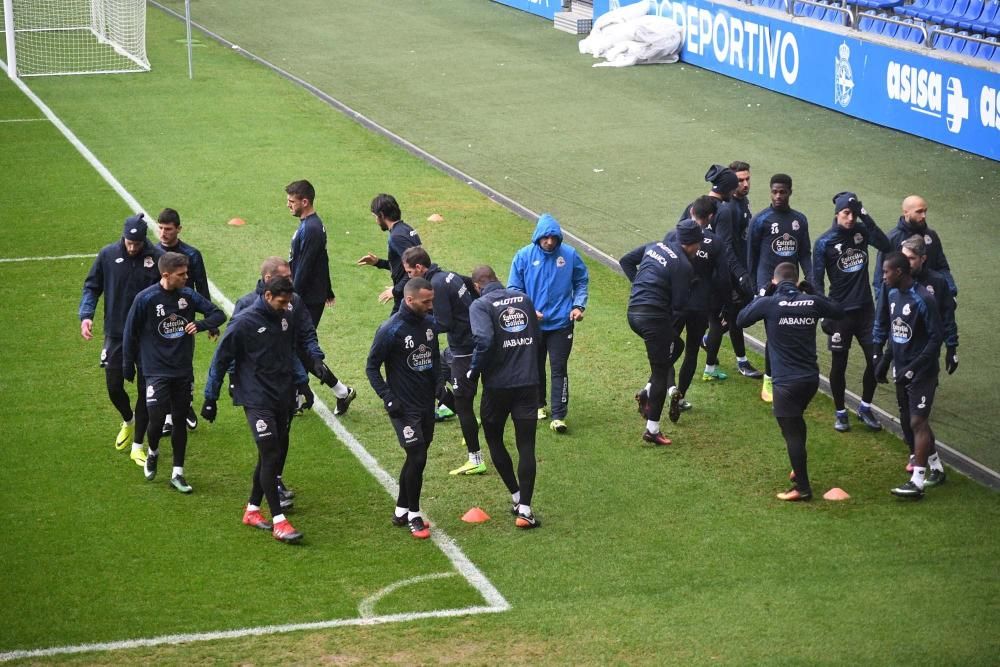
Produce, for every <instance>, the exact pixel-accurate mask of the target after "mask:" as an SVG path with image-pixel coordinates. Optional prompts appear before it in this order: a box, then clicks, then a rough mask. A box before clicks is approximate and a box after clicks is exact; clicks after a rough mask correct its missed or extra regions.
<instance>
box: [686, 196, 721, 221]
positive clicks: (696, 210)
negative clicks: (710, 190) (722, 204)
mask: <svg viewBox="0 0 1000 667" xmlns="http://www.w3.org/2000/svg"><path fill="white" fill-rule="evenodd" d="M717 210H719V200H718V199H716V198H715V197H709V196H708V195H702V196H701V197H698V198H697V199H695V200H694V203H693V204H691V215H692V217H694V218H695V219H699V220H708V219H709V218H710V217H712V216H713V215H715V212H716V211H717Z"/></svg>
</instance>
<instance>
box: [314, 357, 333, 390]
mask: <svg viewBox="0 0 1000 667" xmlns="http://www.w3.org/2000/svg"><path fill="white" fill-rule="evenodd" d="M313 373H314V374H315V375H316V377H318V378H319V381H320V382H322V383H323V384H325V385H326V386H327V387H334V386H335V385H336V384H337V376H336V375H334V374H333V371H331V370H330V369H329V368H328V367H327V365H326V364H325V363H323V360H322V359H316V360H315V361H313Z"/></svg>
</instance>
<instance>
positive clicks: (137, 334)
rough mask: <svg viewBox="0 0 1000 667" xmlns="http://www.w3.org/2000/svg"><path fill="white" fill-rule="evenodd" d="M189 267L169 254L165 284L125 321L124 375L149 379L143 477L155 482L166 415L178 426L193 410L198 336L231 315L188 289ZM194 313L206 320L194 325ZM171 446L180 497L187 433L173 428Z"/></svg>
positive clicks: (146, 293)
mask: <svg viewBox="0 0 1000 667" xmlns="http://www.w3.org/2000/svg"><path fill="white" fill-rule="evenodd" d="M188 264H189V261H188V258H187V256H186V255H182V254H181V253H177V252H168V253H165V254H164V255H163V257H161V258H160V261H159V263H158V268H159V270H160V276H161V277H160V282H159V283H158V284H156V285H153V286H152V287H147V288H146V289H144V290H143V291H141V292H139V294H138V295H137V296H136V297H135V301H133V302H132V308H131V309H130V310H129V313H128V319H127V320H125V329H124V336H123V341H122V349H123V353H122V358H123V360H122V373H123V375H124V376H125V379H126V380H129V381H131V380H132V379H133V378H134V377H135V369H136V366H139V367H140V368H142V371H143V374H144V375H145V378H146V410H147V412H148V413H149V432H148V435H149V452H148V453H147V455H146V465H145V466H144V473H145V475H146V479H147V480H149V481H152V480H153V479H154V478H155V477H156V464H157V461H158V460H159V454H160V452H159V445H160V436H161V435H162V431H163V421H164V419H165V418H166V415H167V413H168V412H172V413H173V416H174V420H175V421H176V423H178V424H183V423H184V416H185V415H186V414H187V411H188V409H189V408H190V406H191V399H192V397H191V391H192V390H191V378H192V377H193V376H194V336H195V334H197V333H198V332H200V331H208V330H212V329H216V330H217V329H218V328H219V327H220V326H222V323H223V322H225V321H226V314H225V313H223V312H222V311H221V310H219V309H218V307H216V306H215V304H213V303H212V302H211V301H209V300H208V299H206V298H205V297H203V296H201V295H200V294H198V292H195V291H194V290H193V289H191V288H190V287H186V285H187V282H188ZM195 313H200V314H202V315H204V316H205V318H204V319H202V320H195V317H194V316H195ZM170 444H171V449H172V450H173V463H174V466H173V472H172V474H171V475H170V484H171V485H172V486H173V487H174V488H175V489H177V490H178V491H180V492H181V493H191V490H192V489H191V485H190V484H188V483H187V480H186V478H185V477H184V454H185V452H186V451H187V429H186V428H175V429H172V430H171V435H170Z"/></svg>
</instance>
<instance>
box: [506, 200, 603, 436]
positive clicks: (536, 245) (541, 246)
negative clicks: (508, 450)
mask: <svg viewBox="0 0 1000 667" xmlns="http://www.w3.org/2000/svg"><path fill="white" fill-rule="evenodd" d="M589 285H590V274H589V273H588V272H587V265H586V264H584V263H583V258H581V257H580V254H579V253H578V252H577V251H576V249H574V248H573V247H571V246H569V245H567V244H566V243H564V242H563V233H562V228H560V227H559V223H558V222H557V221H556V219H555V218H553V217H552V216H551V215H549V214H548V213H543V214H542V215H541V216H540V217H539V218H538V224H536V225H535V233H534V234H532V236H531V243H530V244H529V245H526V246H525V247H523V248H521V249H520V250H518V251H517V254H516V255H514V261H513V262H511V265H510V278H509V279H508V281H507V288H508V289H513V290H517V291H519V292H524V293H525V294H527V295H528V297H530V298H531V301H532V303H534V304H535V310H536V314H537V316H538V324H539V329H540V331H539V341H538V342H539V345H538V346H537V348H538V418H539V419H545V418H546V416H547V415H546V413H545V405H546V396H545V394H546V386H545V359H546V356H547V357H548V360H549V365H550V367H551V371H552V391H551V397H550V400H551V407H552V421H551V422H550V424H549V428H551V429H552V430H553V431H555V432H556V433H565V432H566V428H567V427H566V415H567V413H568V411H569V375H568V369H567V366H568V363H569V354H570V351H571V350H572V349H573V330H574V327H575V324H576V323H577V322H579V321H581V320H582V319H583V312H584V310H585V309H586V308H587V290H588V287H589Z"/></svg>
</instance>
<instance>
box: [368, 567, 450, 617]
mask: <svg viewBox="0 0 1000 667" xmlns="http://www.w3.org/2000/svg"><path fill="white" fill-rule="evenodd" d="M455 574H456V573H455V572H438V573H437V574H421V575H420V576H419V577H410V578H409V579H402V580H400V581H397V582H395V583H392V584H389V585H388V586H386V587H385V588H381V589H379V590H377V591H375V593H373V594H372V595H369V596H368V597H366V598H365V599H364V600H362V601H361V603H360V604H358V616H360V617H361V618H375V605H377V604H378V603H379V601H380V600H381V599H382V598H384V597H385V596H386V595H389V594H390V593H393V592H395V591H398V590H399V589H400V588H404V587H406V586H411V585H413V584H419V583H420V582H422V581H433V580H435V579H447V578H448V577H454V576H455Z"/></svg>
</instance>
